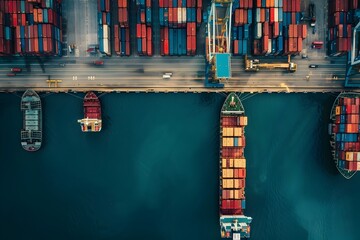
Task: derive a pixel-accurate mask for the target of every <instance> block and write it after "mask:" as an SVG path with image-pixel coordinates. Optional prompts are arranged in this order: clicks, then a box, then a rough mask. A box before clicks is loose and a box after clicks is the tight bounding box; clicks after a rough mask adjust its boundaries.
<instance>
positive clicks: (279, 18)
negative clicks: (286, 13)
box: [278, 8, 283, 22]
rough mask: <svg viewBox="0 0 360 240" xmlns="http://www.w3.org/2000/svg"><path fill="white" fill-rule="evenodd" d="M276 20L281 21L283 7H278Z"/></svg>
mask: <svg viewBox="0 0 360 240" xmlns="http://www.w3.org/2000/svg"><path fill="white" fill-rule="evenodd" d="M278 21H279V22H282V21H283V9H282V8H279V11H278Z"/></svg>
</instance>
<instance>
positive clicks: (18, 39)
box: [0, 0, 360, 92]
mask: <svg viewBox="0 0 360 240" xmlns="http://www.w3.org/2000/svg"><path fill="white" fill-rule="evenodd" d="M323 6H325V7H323ZM359 16H360V14H359V11H358V1H356V0H346V1H341V0H321V1H312V0H303V1H295V0H254V1H253V0H236V1H225V0H214V1H209V0H153V1H151V0H137V1H134V2H132V1H128V0H121V1H120V0H118V1H114V0H113V1H111V0H88V1H71V0H62V1H61V0H22V1H20V0H16V1H14V0H11V1H10V0H4V1H1V2H0V54H1V56H2V57H0V80H1V82H0V84H1V86H0V87H1V91H18V90H19V91H23V90H25V89H27V88H33V89H35V90H37V91H53V92H68V91H84V92H87V91H91V90H95V89H96V90H98V91H107V92H112V91H115V92H222V91H225V92H231V91H238V92H239V91H241V92H338V91H342V90H344V89H345V88H346V87H352V88H354V87H357V86H358V84H359V80H360V79H359V76H358V72H359V70H358V64H359V61H358V60H359V59H358V53H359V51H358V50H357V48H358V42H359V41H358V34H357V32H358V28H359V25H358V22H359ZM95 63H101V64H95ZM164 73H172V75H171V77H166V76H168V75H166V74H164ZM164 76H165V77H164Z"/></svg>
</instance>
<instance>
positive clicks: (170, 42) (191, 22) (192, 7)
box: [159, 0, 202, 55]
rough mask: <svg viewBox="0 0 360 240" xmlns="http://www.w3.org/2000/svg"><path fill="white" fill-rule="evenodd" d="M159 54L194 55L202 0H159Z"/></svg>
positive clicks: (200, 19) (200, 18)
mask: <svg viewBox="0 0 360 240" xmlns="http://www.w3.org/2000/svg"><path fill="white" fill-rule="evenodd" d="M159 7H160V8H159V18H160V40H161V42H160V54H161V55H195V54H196V27H199V26H200V24H201V21H202V0H159Z"/></svg>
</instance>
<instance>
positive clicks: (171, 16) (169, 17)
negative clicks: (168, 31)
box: [168, 8, 173, 23]
mask: <svg viewBox="0 0 360 240" xmlns="http://www.w3.org/2000/svg"><path fill="white" fill-rule="evenodd" d="M168 12H169V16H168V20H169V23H173V8H169V9H168Z"/></svg>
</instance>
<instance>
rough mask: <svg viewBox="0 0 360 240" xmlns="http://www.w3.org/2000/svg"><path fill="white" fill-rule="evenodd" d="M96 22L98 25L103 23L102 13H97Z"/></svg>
mask: <svg viewBox="0 0 360 240" xmlns="http://www.w3.org/2000/svg"><path fill="white" fill-rule="evenodd" d="M98 24H99V25H102V24H103V22H102V13H101V12H99V13H98Z"/></svg>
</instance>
